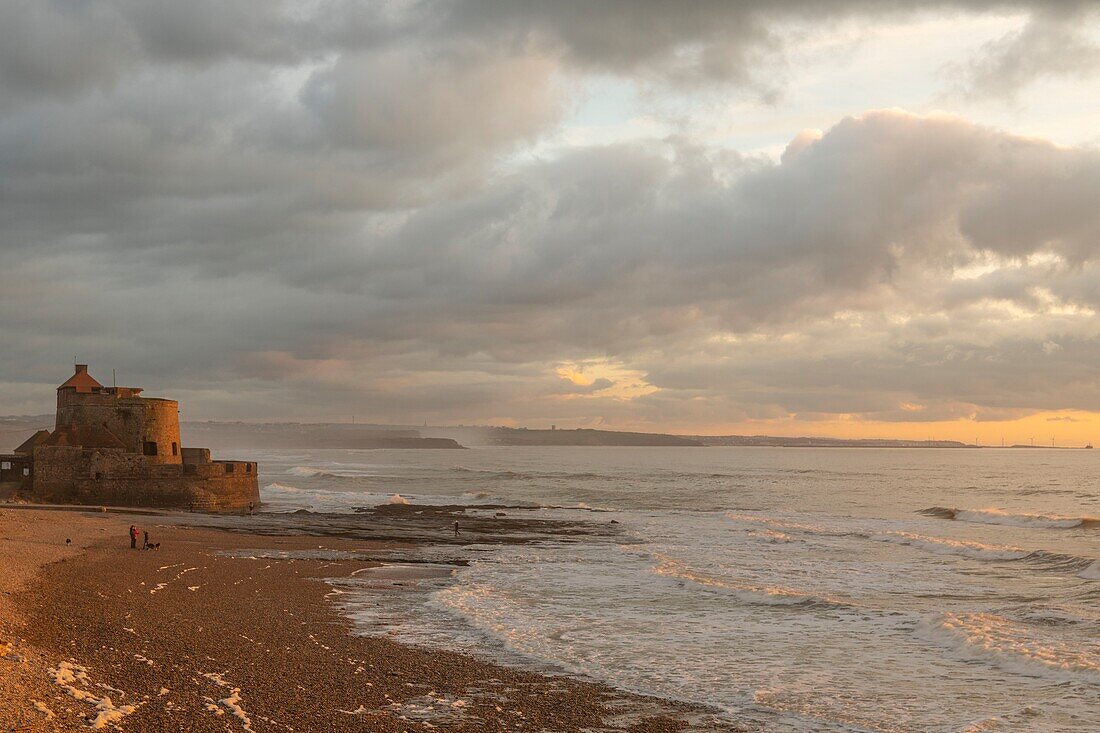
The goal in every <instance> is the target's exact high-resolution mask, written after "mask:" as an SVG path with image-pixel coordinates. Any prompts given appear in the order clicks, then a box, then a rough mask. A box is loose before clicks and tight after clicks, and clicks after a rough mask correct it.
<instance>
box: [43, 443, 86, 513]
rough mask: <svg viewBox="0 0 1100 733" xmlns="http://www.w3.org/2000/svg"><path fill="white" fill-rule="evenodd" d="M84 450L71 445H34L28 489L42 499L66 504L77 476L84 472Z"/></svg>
mask: <svg viewBox="0 0 1100 733" xmlns="http://www.w3.org/2000/svg"><path fill="white" fill-rule="evenodd" d="M86 470H87V468H86V462H85V459H84V451H82V450H81V449H80V448H74V447H71V446H37V447H35V449H34V472H33V478H32V480H31V491H32V493H34V495H35V496H36V497H38V498H39V499H41V500H43V501H48V502H54V503H59V504H65V503H67V502H69V501H71V500H72V496H73V492H74V491H75V488H76V479H77V477H78V476H81V475H84V473H85V472H86Z"/></svg>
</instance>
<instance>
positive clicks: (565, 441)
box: [0, 415, 1091, 452]
mask: <svg viewBox="0 0 1100 733" xmlns="http://www.w3.org/2000/svg"><path fill="white" fill-rule="evenodd" d="M52 426H53V416H52V415H31V416H18V417H0V452H4V451H5V450H10V448H11V447H14V446H15V445H18V443H19V442H20V441H22V440H23V438H25V437H26V433H27V432H28V430H36V429H39V428H49V427H52ZM181 428H182V431H183V432H184V434H185V435H186V436H187V438H188V439H189V440H193V441H194V440H197V441H199V442H202V443H203V444H204V445H211V446H214V447H216V448H219V449H226V448H230V449H232V448H257V449H264V448H314V449H323V448H333V449H356V450H367V449H382V448H400V449H450V450H455V449H458V450H461V449H462V448H465V447H484V446H499V447H520V446H577V447H584V446H587V447H684V448H701V447H749V448H752V447H759V448H960V449H961V448H971V449H978V448H983V449H986V448H1014V449H1015V448H1026V449H1032V450H1083V449H1087V448H1091V445H1087V446H1051V445H1028V444H1020V443H1015V444H1011V445H982V444H975V443H964V442H961V441H957V440H906V439H895V438H826V437H814V436H799V437H784V436H775V435H673V434H668V433H642V432H630V431H618V430H596V429H591V428H577V429H569V430H561V429H557V428H551V429H549V430H543V429H532V428H512V427H502V426H489V425H485V426H481V425H454V426H428V425H422V426H413V425H385V424H375V423H368V424H357V423H350V422H348V423H333V422H327V423H325V422H319V423H295V422H278V423H259V422H243V421H241V422H235V421H205V422H183V423H181ZM9 444H10V445H9Z"/></svg>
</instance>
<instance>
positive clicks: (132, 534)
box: [130, 524, 138, 550]
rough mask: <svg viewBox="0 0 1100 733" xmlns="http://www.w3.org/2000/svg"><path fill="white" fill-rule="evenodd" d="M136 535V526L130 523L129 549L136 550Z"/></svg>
mask: <svg viewBox="0 0 1100 733" xmlns="http://www.w3.org/2000/svg"><path fill="white" fill-rule="evenodd" d="M137 537H138V531H137V527H135V526H134V525H132V524H131V525H130V549H131V550H136V549H137Z"/></svg>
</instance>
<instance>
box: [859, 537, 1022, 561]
mask: <svg viewBox="0 0 1100 733" xmlns="http://www.w3.org/2000/svg"><path fill="white" fill-rule="evenodd" d="M869 537H870V539H873V540H876V541H878V542H893V543H895V544H899V545H909V546H911V547H917V548H920V549H922V550H927V551H928V552H931V553H934V554H937V555H957V556H959V557H969V558H972V559H975V560H1022V559H1023V558H1025V557H1027V556H1028V555H1029V554H1031V553H1029V552H1028V551H1027V550H1023V549H1020V548H1019V547H1009V546H1006V545H985V544H982V543H981V542H967V541H963V540H952V539H948V538H946V537H929V536H927V535H920V534H913V533H911V532H879V533H875V534H871V535H869Z"/></svg>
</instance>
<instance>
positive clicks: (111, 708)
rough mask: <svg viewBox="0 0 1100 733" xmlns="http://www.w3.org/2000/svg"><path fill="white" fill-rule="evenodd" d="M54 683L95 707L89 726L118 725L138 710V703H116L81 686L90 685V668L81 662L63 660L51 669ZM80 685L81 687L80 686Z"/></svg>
mask: <svg viewBox="0 0 1100 733" xmlns="http://www.w3.org/2000/svg"><path fill="white" fill-rule="evenodd" d="M49 673H50V677H51V678H52V679H53V681H54V684H56V685H58V686H59V687H61V688H62V689H63V690H65V692H67V693H69V695H70V696H71V697H73V698H74V699H76V700H79V701H80V702H85V703H88V704H89V705H92V706H93V708H94V713H95V717H94V718H93V717H90V716H89V717H90V723H89V727H91V728H93V729H95V730H101V729H103V728H106V727H107V726H109V725H117V724H118V723H119V722H120V721H121V720H122V719H123V718H125V717H126V716H127V715H129V714H130V713H132V712H134V711H135V710H137V706H136V705H115V704H114V702H112V701H111V698H109V697H106V696H104V697H97V696H95V695H93V694H92V693H90V692H88V691H87V690H83V689H81V687H88V686H89V685H90V684H91V680H89V679H88V670H87V669H86V668H84V667H82V666H81V665H79V664H75V663H72V662H61V663H60V664H58V665H57V667H54V668H51V669H50V670H49ZM78 685H79V686H80V687H78Z"/></svg>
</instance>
